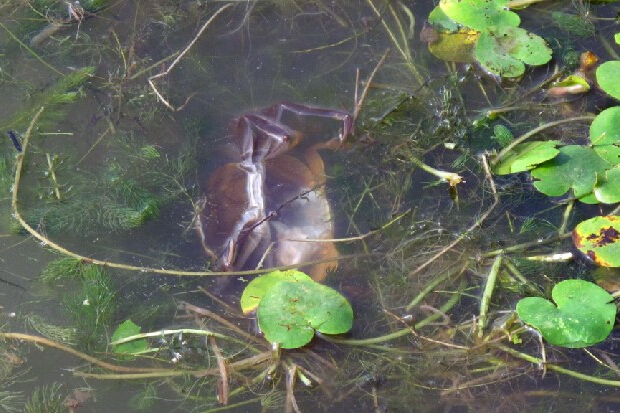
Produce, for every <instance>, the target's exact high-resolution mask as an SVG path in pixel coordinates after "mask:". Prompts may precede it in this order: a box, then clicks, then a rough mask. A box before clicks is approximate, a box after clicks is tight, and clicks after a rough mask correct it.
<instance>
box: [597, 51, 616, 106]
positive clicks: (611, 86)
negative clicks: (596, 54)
mask: <svg viewBox="0 0 620 413" xmlns="http://www.w3.org/2000/svg"><path fill="white" fill-rule="evenodd" d="M596 81H597V82H598V85H599V86H600V87H601V89H603V90H604V91H605V92H606V93H607V94H609V95H610V96H612V97H614V98H616V99H620V61H617V60H612V61H609V62H605V63H603V64H601V65H600V66H599V67H598V69H596Z"/></svg>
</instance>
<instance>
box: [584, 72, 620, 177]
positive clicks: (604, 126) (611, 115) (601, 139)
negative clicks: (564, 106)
mask: <svg viewBox="0 0 620 413" xmlns="http://www.w3.org/2000/svg"><path fill="white" fill-rule="evenodd" d="M619 70H620V69H619ZM590 142H591V143H592V145H593V148H594V150H595V151H596V153H598V154H599V156H600V157H601V158H603V159H605V160H606V161H607V162H609V163H611V164H612V165H616V164H618V163H620V146H619V145H620V107H618V106H614V107H611V108H609V109H605V110H604V111H602V112H601V113H599V114H598V116H597V117H596V118H594V120H593V121H592V124H591V125H590Z"/></svg>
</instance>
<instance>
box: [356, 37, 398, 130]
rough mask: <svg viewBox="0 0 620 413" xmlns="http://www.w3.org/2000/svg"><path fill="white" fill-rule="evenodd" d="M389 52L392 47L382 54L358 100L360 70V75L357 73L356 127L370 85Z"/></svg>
mask: <svg viewBox="0 0 620 413" xmlns="http://www.w3.org/2000/svg"><path fill="white" fill-rule="evenodd" d="M389 53H390V49H387V50H386V51H385V52H384V53H383V56H381V59H379V63H377V65H376V66H375V68H374V69H373V70H372V72H371V73H370V76H369V77H368V80H367V81H366V86H364V90H363V91H362V95H361V96H360V98H359V100H357V84H358V82H357V81H358V79H359V71H358V72H357V73H358V75H357V78H356V80H355V99H356V100H355V108H354V110H353V125H354V127H355V124H356V122H357V117H358V116H359V114H360V110H361V109H362V105H363V104H364V100H365V99H366V95H368V90H369V89H370V85H371V84H372V81H373V79H374V78H375V75H376V74H377V72H378V71H379V68H380V67H381V66H383V64H384V63H385V59H386V58H387V56H388V54H389Z"/></svg>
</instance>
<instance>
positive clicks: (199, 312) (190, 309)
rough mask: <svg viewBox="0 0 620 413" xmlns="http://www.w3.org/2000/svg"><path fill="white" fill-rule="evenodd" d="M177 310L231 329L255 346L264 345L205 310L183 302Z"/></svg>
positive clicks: (261, 341) (262, 341) (257, 339)
mask: <svg viewBox="0 0 620 413" xmlns="http://www.w3.org/2000/svg"><path fill="white" fill-rule="evenodd" d="M179 309H183V310H185V311H188V312H191V313H194V314H197V315H200V316H203V317H208V318H210V319H212V320H215V321H217V322H218V323H220V324H222V325H224V326H226V327H228V328H229V329H231V330H232V331H234V332H235V333H237V334H238V335H240V336H241V337H243V338H245V339H246V340H248V341H252V342H254V343H256V344H265V341H264V340H260V339H259V338H257V337H255V336H253V335H251V334H248V333H246V332H245V331H243V330H242V329H240V328H239V327H237V326H236V325H234V324H233V323H231V322H230V321H228V320H226V319H225V318H223V317H220V316H219V315H217V314H215V313H214V312H213V311H210V310H207V309H206V308H201V307H198V306H195V305H193V304H190V303H185V302H183V303H180V304H179Z"/></svg>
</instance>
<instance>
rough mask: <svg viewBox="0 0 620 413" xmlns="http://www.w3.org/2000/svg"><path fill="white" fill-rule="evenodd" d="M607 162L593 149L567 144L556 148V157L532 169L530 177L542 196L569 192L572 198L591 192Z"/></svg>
mask: <svg viewBox="0 0 620 413" xmlns="http://www.w3.org/2000/svg"><path fill="white" fill-rule="evenodd" d="M609 166H610V165H609V163H608V162H606V161H605V160H604V159H602V158H601V157H600V156H599V155H598V154H597V153H596V152H595V151H594V150H593V149H592V148H588V147H585V146H579V145H567V146H563V147H562V148H560V149H559V153H558V155H557V156H556V157H555V158H553V159H551V160H549V161H547V162H544V163H542V164H540V165H538V166H537V167H536V168H534V169H532V171H531V173H532V176H533V177H534V178H536V179H538V181H536V182H534V186H535V187H536V188H537V189H538V190H539V191H540V192H542V193H543V194H545V195H549V196H562V195H564V194H565V193H567V192H568V191H569V190H570V189H572V190H573V195H574V196H575V198H581V197H582V196H584V195H587V194H588V193H590V192H592V190H593V189H594V185H595V184H596V182H597V176H599V175H601V176H604V174H605V171H606V169H607V168H608V167H609Z"/></svg>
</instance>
